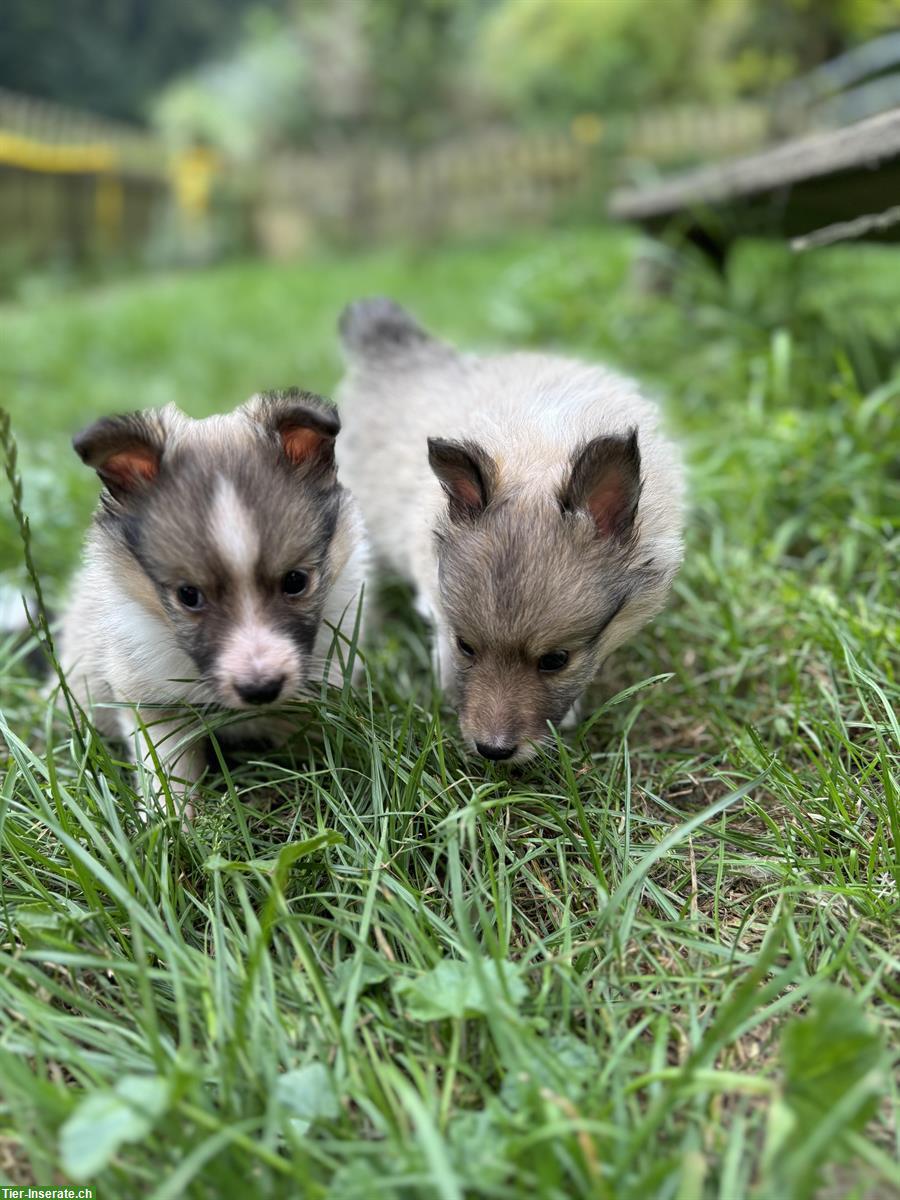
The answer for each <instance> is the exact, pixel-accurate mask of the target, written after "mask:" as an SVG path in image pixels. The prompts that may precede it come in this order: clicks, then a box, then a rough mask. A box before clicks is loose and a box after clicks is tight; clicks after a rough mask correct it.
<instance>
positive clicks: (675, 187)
mask: <svg viewBox="0 0 900 1200" xmlns="http://www.w3.org/2000/svg"><path fill="white" fill-rule="evenodd" d="M898 189H900V108H897V109H892V110H891V111H890V112H886V113H881V114H879V115H878V116H876V117H870V118H868V119H867V120H865V121H860V122H858V123H857V124H855V125H849V126H847V127H846V128H843V129H835V130H827V131H824V132H820V133H815V134H810V135H808V136H806V137H802V138H795V139H792V140H791V141H788V142H785V143H783V144H782V145H780V146H775V147H774V148H773V149H770V150H765V151H761V152H759V153H756V154H749V155H746V156H744V157H742V158H738V159H734V160H732V161H730V162H725V163H720V164H716V165H714V166H707V167H700V168H697V169H694V170H690V171H685V172H683V173H680V174H679V175H676V176H674V177H673V178H671V179H668V180H663V181H662V182H660V183H659V184H655V185H652V186H649V187H640V188H620V189H618V190H616V191H615V192H613V194H612V196H611V198H610V202H609V213H610V215H611V216H613V217H616V218H617V219H620V220H628V221H638V222H640V223H642V224H644V225H646V226H648V227H649V228H651V229H659V228H661V227H663V226H664V225H666V224H669V223H670V222H672V221H673V219H678V223H679V224H680V225H681V227H682V229H683V230H684V231H685V232H687V233H688V234H689V235H690V234H692V233H694V232H696V230H697V229H699V228H701V227H703V228H706V229H708V230H709V231H711V232H712V233H713V235H714V236H715V238H716V239H717V240H718V241H720V242H721V241H725V242H727V241H728V240H730V238H731V237H732V236H734V234H736V233H737V232H771V231H773V230H776V229H777V230H778V232H780V233H782V234H784V235H786V236H795V235H797V234H802V233H806V232H808V231H809V230H811V229H813V228H816V226H817V225H824V224H829V223H831V222H834V221H841V220H847V219H849V218H852V217H854V216H857V215H859V214H860V213H863V212H871V211H873V210H875V209H877V208H878V207H879V206H882V207H887V206H888V205H889V204H893V203H896V201H897V198H898V197H900V190H898ZM884 236H885V237H890V236H891V232H890V231H885V233H884Z"/></svg>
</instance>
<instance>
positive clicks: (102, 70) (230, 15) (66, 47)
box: [0, 0, 283, 120]
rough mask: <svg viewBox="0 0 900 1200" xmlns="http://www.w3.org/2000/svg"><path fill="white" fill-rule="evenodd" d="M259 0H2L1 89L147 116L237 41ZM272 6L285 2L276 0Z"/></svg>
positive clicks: (102, 110) (271, 0) (99, 110)
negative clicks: (169, 87)
mask: <svg viewBox="0 0 900 1200" xmlns="http://www.w3.org/2000/svg"><path fill="white" fill-rule="evenodd" d="M258 6H259V0H63V2H62V3H59V2H55V0H2V3H0V87H5V88H9V89H10V90H12V91H19V92H25V93H27V94H29V95H32V96H41V97H43V98H44V99H48V100H56V101H58V102H60V103H63V104H67V105H70V106H72V107H75V108H84V109H89V110H92V111H93V112H97V113H103V114H105V115H107V116H110V117H119V118H125V119H130V120H136V119H137V120H139V119H141V118H142V117H143V116H144V115H145V114H146V109H147V104H148V101H149V100H150V97H151V96H153V94H154V93H155V92H157V91H158V90H159V88H160V87H162V85H163V84H164V83H166V82H167V81H168V80H170V79H172V78H173V77H174V76H176V75H178V74H179V73H181V72H183V71H185V70H187V69H188V68H190V67H192V66H194V65H196V64H197V63H199V62H202V61H203V60H204V59H207V58H209V57H210V56H211V55H214V54H216V53H217V52H219V51H221V50H222V48H223V47H226V46H228V45H229V44H231V43H232V42H233V41H234V40H235V38H236V36H237V35H238V34H239V33H240V31H241V18H242V17H243V15H244V14H245V12H247V11H248V10H249V9H250V8H252V7H258ZM267 7H269V8H271V9H278V8H281V7H283V3H282V0H268V2H267Z"/></svg>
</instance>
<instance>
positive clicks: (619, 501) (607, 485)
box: [559, 429, 641, 541]
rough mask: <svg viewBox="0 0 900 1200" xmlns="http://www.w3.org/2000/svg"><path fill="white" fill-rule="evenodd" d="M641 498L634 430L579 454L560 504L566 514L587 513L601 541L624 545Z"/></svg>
mask: <svg viewBox="0 0 900 1200" xmlns="http://www.w3.org/2000/svg"><path fill="white" fill-rule="evenodd" d="M640 496H641V453H640V451H639V450H638V439H637V429H632V430H631V432H630V433H628V434H626V435H625V436H624V437H614V436H607V437H597V438H594V439H593V440H592V441H590V442H588V443H587V444H586V445H584V446H582V447H581V449H580V450H578V451H577V452H576V453H575V455H574V456H573V459H572V471H571V474H570V475H569V478H568V481H567V482H566V483H564V484H563V487H562V490H561V492H560V496H559V501H560V504H561V505H562V508H563V510H564V511H565V512H574V511H576V510H577V509H582V510H584V511H586V512H588V513H589V514H590V516H591V518H592V519H593V521H594V524H595V525H596V526H597V531H598V533H600V534H601V535H602V536H603V537H610V538H615V539H616V540H618V541H626V540H627V539H628V537H629V536H630V535H631V532H632V530H633V529H634V521H635V517H636V516H637V508H638V500H639V499H640Z"/></svg>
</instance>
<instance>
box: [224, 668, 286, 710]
mask: <svg viewBox="0 0 900 1200" xmlns="http://www.w3.org/2000/svg"><path fill="white" fill-rule="evenodd" d="M283 685H284V676H283V675H275V676H274V677H273V678H272V679H257V680H256V681H255V682H253V683H236V684H235V685H234V690H235V691H236V692H237V694H238V695H239V696H240V698H241V699H242V700H244V701H246V703H247V704H271V703H272V701H273V700H277V699H278V696H279V693H280V692H281V689H282V686H283Z"/></svg>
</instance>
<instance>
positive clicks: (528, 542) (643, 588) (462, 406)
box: [338, 300, 683, 762]
mask: <svg viewBox="0 0 900 1200" xmlns="http://www.w3.org/2000/svg"><path fill="white" fill-rule="evenodd" d="M341 335H342V341H343V346H344V350H345V358H346V361H347V374H346V376H345V378H344V381H343V383H342V385H341V387H340V389H339V393H338V396H339V403H340V405H341V410H342V412H343V413H344V423H345V424H344V433H343V435H342V437H341V443H340V445H339V447H338V459H339V463H340V470H341V476H342V478H343V479H345V480H346V482H347V484H348V486H349V487H350V488H351V489H352V490H353V492H354V494H355V495H356V496H357V498H358V500H359V502H360V505H361V507H362V510H363V513H364V515H365V518H366V523H367V527H368V529H369V534H370V537H371V538H372V542H373V546H374V549H375V552H376V555H377V557H378V559H380V561H381V563H382V565H384V566H386V567H388V568H389V569H391V570H393V571H395V572H398V573H399V574H401V575H402V576H405V577H406V579H407V580H409V581H410V582H412V583H413V585H414V586H415V588H416V590H417V595H418V603H419V605H420V607H421V610H422V611H423V613H424V614H425V615H426V616H427V617H428V618H429V619H430V620H431V622H432V623H433V625H434V628H435V633H436V660H437V668H438V672H439V677H440V680H441V683H442V684H443V685H444V686H445V687H446V688H447V689H448V690H449V691H450V693H451V694H452V695H453V696H454V697H455V699H456V701H457V705H458V708H459V717H460V727H461V730H462V733H463V736H464V737H465V739H466V742H467V743H468V744H469V746H470V747H472V748H474V749H475V750H477V752H478V753H479V754H480V755H482V756H483V757H484V758H487V759H494V760H500V759H508V760H510V761H512V762H522V761H524V760H525V759H527V758H529V757H531V756H532V755H533V754H534V752H535V747H536V746H538V745H540V744H541V743H543V742H546V741H547V740H548V738H549V736H550V735H549V730H548V722H552V723H554V724H557V725H558V724H561V723H563V720H564V718H565V717H566V715H567V713H570V710H572V708H573V705H574V704H575V702H576V701H577V699H578V698H579V696H580V695H581V693H582V692H583V691H584V689H585V688H586V687H587V685H588V684H589V683H590V682H591V680H592V679H593V678H594V676H595V675H596V674H597V672H598V671H599V669H600V667H601V665H602V664H603V662H604V660H605V659H606V657H607V656H608V655H609V654H610V652H611V651H613V650H614V649H615V648H616V647H617V646H619V645H621V643H622V642H624V641H625V640H626V638H628V637H630V636H631V635H632V634H633V633H635V632H636V631H637V630H638V629H640V628H641V626H642V625H644V624H645V623H646V622H647V621H648V620H649V619H650V618H651V617H652V616H654V614H656V613H658V612H659V611H660V609H661V608H662V607H663V605H664V603H665V600H666V595H667V593H668V591H669V588H670V585H671V583H672V580H673V577H674V576H675V573H676V571H677V569H678V565H679V563H680V561H681V557H682V493H683V480H682V469H681V464H680V461H679V456H678V453H677V451H676V449H675V447H674V446H673V444H672V443H671V442H670V441H668V440H667V439H666V438H665V436H664V435H663V434H662V433H661V432H660V430H659V413H658V411H657V408H656V407H655V405H654V404H653V403H651V401H650V400H648V399H647V398H646V397H645V396H644V395H643V394H642V393H641V391H640V389H639V387H638V385H637V384H636V383H634V382H632V381H631V380H629V379H626V378H624V377H622V376H620V375H617V374H615V373H613V372H612V371H610V370H608V369H606V368H605V367H601V366H596V365H591V364H587V363H583V362H578V361H575V360H572V359H566V358H558V357H553V356H550V355H543V354H527V353H516V354H505V355H498V356H491V357H479V356H474V355H466V354H461V353H459V352H457V351H456V350H455V349H453V348H452V347H451V346H449V345H447V344H445V343H443V342H441V341H438V340H437V339H435V338H433V337H431V336H430V335H429V334H428V333H426V332H425V331H424V330H423V329H422V328H421V327H420V326H419V325H418V324H417V323H416V322H415V321H414V320H413V318H412V317H411V316H409V314H408V313H406V312H405V311H404V310H403V309H402V308H400V307H398V306H397V305H395V304H393V303H392V302H391V301H388V300H364V301H360V302H358V303H356V304H353V305H351V306H350V307H349V308H347V309H346V310H345V312H344V313H343V315H342V317H341Z"/></svg>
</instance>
